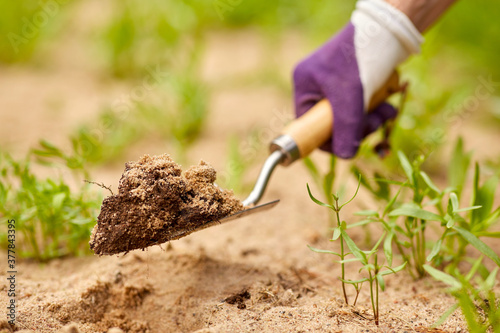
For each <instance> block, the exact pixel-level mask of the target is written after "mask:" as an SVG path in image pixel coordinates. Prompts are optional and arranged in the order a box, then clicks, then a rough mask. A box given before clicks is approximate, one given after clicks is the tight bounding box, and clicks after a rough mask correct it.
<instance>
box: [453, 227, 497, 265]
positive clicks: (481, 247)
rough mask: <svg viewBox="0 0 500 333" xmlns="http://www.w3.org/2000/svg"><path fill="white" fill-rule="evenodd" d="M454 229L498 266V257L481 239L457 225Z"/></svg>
mask: <svg viewBox="0 0 500 333" xmlns="http://www.w3.org/2000/svg"><path fill="white" fill-rule="evenodd" d="M453 229H454V230H456V231H457V232H458V233H459V234H460V235H461V236H462V237H463V238H464V239H465V240H466V241H468V242H469V243H470V244H471V245H472V246H474V247H475V248H476V249H477V250H479V251H480V252H481V253H482V254H484V255H485V256H487V257H488V258H490V259H491V260H493V261H494V262H495V264H497V265H498V266H500V258H499V257H498V255H497V254H496V253H495V251H493V250H492V249H491V248H490V247H489V246H488V245H486V244H485V243H484V242H483V241H482V240H480V239H479V238H477V237H476V236H475V235H474V234H472V233H471V232H470V231H468V230H465V229H464V228H461V227H459V226H454V227H453Z"/></svg>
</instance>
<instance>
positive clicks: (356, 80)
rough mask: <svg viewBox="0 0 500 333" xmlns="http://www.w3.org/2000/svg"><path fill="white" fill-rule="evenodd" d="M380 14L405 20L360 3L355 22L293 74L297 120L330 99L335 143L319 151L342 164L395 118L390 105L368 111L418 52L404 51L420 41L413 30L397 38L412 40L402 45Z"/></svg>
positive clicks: (370, 3)
mask: <svg viewBox="0 0 500 333" xmlns="http://www.w3.org/2000/svg"><path fill="white" fill-rule="evenodd" d="M380 2H382V3H383V4H380ZM387 6H389V7H390V8H389V9H388V8H387ZM367 8H368V9H367ZM380 11H383V13H382V15H387V12H386V11H389V12H390V14H391V15H403V16H404V14H402V13H401V12H396V14H394V13H393V11H397V10H396V9H395V8H393V7H391V6H390V5H388V4H386V3H385V2H383V1H380V0H372V1H359V2H358V9H357V10H356V11H355V12H354V14H353V17H352V20H351V22H349V23H348V24H347V26H346V27H345V28H344V29H343V30H342V31H340V33H338V34H337V35H336V36H335V37H334V38H332V39H331V40H330V41H328V42H327V43H326V44H325V45H323V46H322V47H321V48H320V49H318V50H317V51H316V52H314V53H313V54H311V55H310V56H309V57H308V58H306V59H305V60H303V61H302V62H301V63H299V65H298V66H297V67H296V68H295V71H294V75H293V76H294V84H295V112H296V115H297V117H299V116H301V115H302V114H304V113H305V112H307V111H308V110H309V109H310V108H311V107H313V106H314V105H315V104H316V103H317V102H318V101H320V100H321V99H323V98H325V97H326V98H327V99H328V100H329V101H330V104H331V105H332V109H333V113H334V117H333V119H334V125H333V128H332V131H333V134H332V139H331V141H330V142H327V143H326V144H325V145H324V146H323V147H321V148H322V149H324V150H327V151H330V152H333V153H334V154H335V155H337V156H339V157H341V158H351V157H353V156H354V155H355V154H356V152H357V151H358V148H359V146H360V144H361V141H362V140H363V138H365V137H366V136H367V135H368V134H370V133H372V132H373V131H375V130H376V129H377V128H378V127H380V126H381V125H382V124H384V123H385V122H386V121H387V120H389V119H392V118H394V117H395V116H396V115H397V111H396V109H395V108H394V107H392V106H391V105H389V104H387V103H382V104H381V105H379V106H378V107H376V108H375V109H374V110H372V112H370V113H367V112H366V111H367V110H366V109H367V105H368V104H369V101H370V99H371V97H372V95H373V94H374V93H375V91H377V90H378V89H380V88H381V87H382V85H383V84H385V82H386V81H387V79H388V78H389V76H390V75H391V74H392V72H393V71H394V68H396V66H397V64H399V63H400V62H402V61H403V60H404V59H405V58H406V57H407V56H408V55H409V54H410V53H411V52H414V51H415V50H414V49H411V46H412V45H410V46H407V45H406V44H407V42H414V41H415V40H418V38H416V37H415V36H414V35H411V34H414V33H415V31H416V29H415V30H414V31H411V34H409V36H410V37H408V35H406V36H405V33H401V32H399V33H398V34H399V35H403V37H407V38H408V39H409V41H408V40H405V41H403V42H402V41H401V39H403V37H401V36H399V35H396V36H395V35H394V34H395V33H394V32H393V31H392V30H391V28H390V27H386V26H384V25H383V24H380V23H379V22H380V20H375V19H374V18H373V16H375V17H377V15H381V14H380ZM382 17H384V16H382ZM385 18H386V19H387V17H385ZM398 18H399V17H398ZM404 18H406V20H407V21H405V23H404V24H403V25H405V27H406V25H407V24H408V22H410V21H409V20H408V18H407V17H406V16H404ZM370 19H371V20H372V22H370V21H369V20H370ZM399 19H401V18H399ZM382 21H383V20H382ZM374 22H375V23H374ZM400 23H401V22H400ZM367 24H368V26H367ZM369 24H372V26H371V27H370V26H369ZM373 24H378V29H379V30H378V33H377V34H373V33H372V35H373V36H370V34H368V33H366V34H364V32H367V30H365V29H368V28H370V29H372V30H373ZM410 24H411V22H410ZM397 28H398V29H400V27H397ZM368 32H370V31H368ZM371 32H373V31H371ZM417 34H418V32H417ZM418 36H420V35H419V34H418ZM412 37H415V40H412ZM360 38H365V40H360ZM366 38H368V41H366ZM418 41H420V40H418ZM361 42H363V43H361ZM420 42H421V41H420ZM385 44H387V45H385ZM394 44H395V45H394ZM419 45H420V44H419V43H418V44H417V46H415V45H413V46H415V48H418V46H419ZM387 53H389V54H387ZM380 62H382V63H380ZM374 70H376V72H375V71H374ZM360 73H361V74H360Z"/></svg>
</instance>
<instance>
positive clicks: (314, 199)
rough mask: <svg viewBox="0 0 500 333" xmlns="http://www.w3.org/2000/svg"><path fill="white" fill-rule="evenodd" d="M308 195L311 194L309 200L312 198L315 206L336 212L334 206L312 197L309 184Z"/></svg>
mask: <svg viewBox="0 0 500 333" xmlns="http://www.w3.org/2000/svg"><path fill="white" fill-rule="evenodd" d="M307 193H309V198H311V200H312V201H314V203H315V204H317V205H320V206H323V207H326V208H330V209H332V210H334V208H333V206H332V205H329V204H326V203H324V202H322V201H319V200H318V199H316V198H315V197H314V196H313V195H312V193H311V190H310V189H309V184H307Z"/></svg>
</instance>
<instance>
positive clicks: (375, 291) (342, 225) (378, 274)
mask: <svg viewBox="0 0 500 333" xmlns="http://www.w3.org/2000/svg"><path fill="white" fill-rule="evenodd" d="M360 184H361V183H358V187H357V188H356V192H355V193H354V196H353V197H352V198H351V199H350V200H348V201H347V202H346V203H344V204H342V205H340V206H339V197H338V195H333V194H331V195H332V197H333V200H334V204H333V205H330V204H326V203H324V202H321V201H319V200H318V199H316V198H315V197H314V196H313V195H312V193H311V191H310V189H309V185H307V191H308V193H309V197H310V198H311V200H312V201H314V203H316V204H318V205H320V206H323V207H327V208H329V209H331V210H332V211H334V212H335V216H336V218H337V227H336V228H334V231H333V236H332V239H331V241H336V240H337V239H340V253H336V252H333V251H330V250H320V249H316V248H314V247H312V246H309V248H310V249H311V250H312V251H314V252H318V253H327V254H333V255H335V256H337V257H339V261H338V262H339V263H340V265H341V269H342V273H341V274H342V275H341V278H340V281H341V282H342V292H343V295H344V301H345V302H346V304H349V300H348V298H347V293H346V289H345V285H346V284H350V285H352V286H353V287H354V289H355V291H356V297H355V299H354V303H353V304H354V305H356V302H357V299H358V296H359V293H360V291H361V287H362V285H363V283H364V282H368V284H369V286H370V299H371V304H372V309H373V317H374V319H375V324H376V325H377V326H378V325H379V318H380V310H379V289H381V290H382V291H384V290H385V281H384V276H386V275H389V274H395V273H397V272H399V271H401V270H402V269H403V268H404V267H405V266H406V262H405V263H403V264H402V265H400V266H398V267H395V268H391V267H390V266H392V253H391V254H390V257H389V258H388V259H389V265H381V264H379V261H378V252H379V246H380V244H381V243H382V241H384V239H385V236H386V233H384V234H383V235H382V236H381V237H380V238H379V240H378V241H377V243H376V244H375V245H374V246H373V248H372V249H371V250H370V251H362V250H360V249H359V247H358V246H357V245H356V243H355V242H354V241H353V240H352V238H351V237H349V235H348V234H347V229H349V228H351V227H353V226H352V225H351V226H348V225H347V223H346V222H345V221H341V220H340V210H341V209H342V208H343V207H344V206H345V205H347V204H349V203H350V202H351V201H352V200H354V198H355V197H356V195H357V194H358V190H359V186H360ZM344 243H345V244H346V245H347V247H348V248H349V250H350V251H351V252H345V250H344ZM349 255H352V256H354V258H349V259H346V258H347V256H349ZM372 258H373V259H372ZM350 262H360V263H361V265H362V267H361V269H360V272H361V271H363V270H366V272H367V274H368V276H367V277H364V278H362V279H359V280H347V279H346V277H345V264H346V263H350ZM383 268H386V269H384V270H383Z"/></svg>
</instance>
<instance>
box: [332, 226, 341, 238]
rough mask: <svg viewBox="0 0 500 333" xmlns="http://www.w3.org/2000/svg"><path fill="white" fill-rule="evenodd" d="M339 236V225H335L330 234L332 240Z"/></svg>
mask: <svg viewBox="0 0 500 333" xmlns="http://www.w3.org/2000/svg"><path fill="white" fill-rule="evenodd" d="M339 237H340V228H339V227H336V228H334V229H333V236H332V240H333V241H335V240H337V239H338V238H339Z"/></svg>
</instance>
